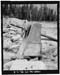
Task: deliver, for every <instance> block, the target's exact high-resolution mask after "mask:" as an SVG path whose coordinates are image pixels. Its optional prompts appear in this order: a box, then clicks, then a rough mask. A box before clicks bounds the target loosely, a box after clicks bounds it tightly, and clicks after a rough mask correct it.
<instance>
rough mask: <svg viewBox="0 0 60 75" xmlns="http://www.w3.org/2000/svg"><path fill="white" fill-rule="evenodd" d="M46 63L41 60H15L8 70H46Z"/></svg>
mask: <svg viewBox="0 0 60 75" xmlns="http://www.w3.org/2000/svg"><path fill="white" fill-rule="evenodd" d="M46 69H47V68H46V65H45V64H44V63H43V62H42V61H27V60H16V61H14V63H13V64H12V66H11V68H10V70H46Z"/></svg>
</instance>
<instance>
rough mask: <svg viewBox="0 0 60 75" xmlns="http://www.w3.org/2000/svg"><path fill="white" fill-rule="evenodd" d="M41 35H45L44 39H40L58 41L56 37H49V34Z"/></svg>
mask: <svg viewBox="0 0 60 75" xmlns="http://www.w3.org/2000/svg"><path fill="white" fill-rule="evenodd" d="M41 36H44V37H46V39H41V40H52V41H56V42H58V39H56V38H53V37H50V36H48V35H44V34H41Z"/></svg>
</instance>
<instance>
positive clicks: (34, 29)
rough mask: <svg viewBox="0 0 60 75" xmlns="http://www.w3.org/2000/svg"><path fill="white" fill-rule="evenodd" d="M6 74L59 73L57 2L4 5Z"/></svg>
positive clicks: (3, 25) (3, 54)
mask: <svg viewBox="0 0 60 75" xmlns="http://www.w3.org/2000/svg"><path fill="white" fill-rule="evenodd" d="M1 11H2V12H1V16H2V17H1V22H2V23H1V28H2V71H3V73H8V72H9V73H40V72H42V71H44V72H46V73H55V74H56V73H58V67H59V66H58V56H59V55H58V53H59V50H58V49H59V48H58V43H59V40H58V30H59V28H58V27H59V24H58V22H59V21H58V20H59V19H58V16H59V15H58V2H45V3H44V1H42V2H37V1H35V2H32V1H30V2H29V1H25V2H22V1H18V2H16V1H14V2H13V1H10V2H7V1H6V2H5V1H2V3H1Z"/></svg>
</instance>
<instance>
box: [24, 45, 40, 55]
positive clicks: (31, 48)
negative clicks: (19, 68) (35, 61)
mask: <svg viewBox="0 0 60 75" xmlns="http://www.w3.org/2000/svg"><path fill="white" fill-rule="evenodd" d="M40 49H41V48H40V44H28V45H27V48H26V49H25V51H24V56H40Z"/></svg>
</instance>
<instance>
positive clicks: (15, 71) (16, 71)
mask: <svg viewBox="0 0 60 75" xmlns="http://www.w3.org/2000/svg"><path fill="white" fill-rule="evenodd" d="M2 4H57V37H58V40H57V42H58V70H11V71H9V70H8V71H3V20H2V17H3V16H2V15H3V11H2ZM1 47H2V49H1V54H2V55H1V57H2V74H59V1H1Z"/></svg>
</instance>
